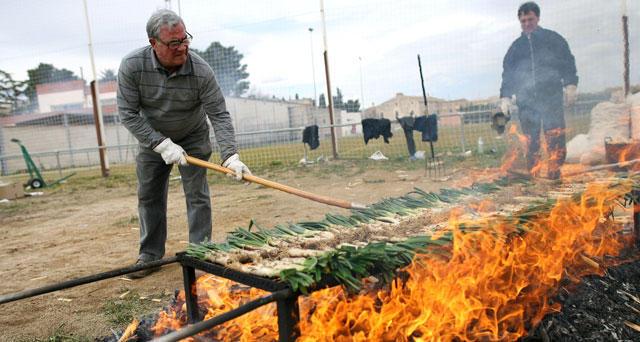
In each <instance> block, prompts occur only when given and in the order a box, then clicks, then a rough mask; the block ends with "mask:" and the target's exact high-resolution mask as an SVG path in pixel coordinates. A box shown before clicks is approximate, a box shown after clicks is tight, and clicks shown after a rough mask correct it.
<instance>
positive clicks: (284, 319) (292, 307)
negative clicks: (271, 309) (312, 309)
mask: <svg viewBox="0 0 640 342" xmlns="http://www.w3.org/2000/svg"><path fill="white" fill-rule="evenodd" d="M277 305H278V336H279V338H278V341H280V342H289V341H295V340H296V338H298V336H300V327H299V326H298V323H299V321H300V308H299V306H298V296H297V295H293V296H291V297H288V298H285V299H280V300H278V301H277Z"/></svg>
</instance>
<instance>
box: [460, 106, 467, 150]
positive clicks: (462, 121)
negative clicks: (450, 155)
mask: <svg viewBox="0 0 640 342" xmlns="http://www.w3.org/2000/svg"><path fill="white" fill-rule="evenodd" d="M465 143H466V141H465V136H464V114H461V115H460V146H461V147H462V153H465V152H467V148H466V147H465Z"/></svg>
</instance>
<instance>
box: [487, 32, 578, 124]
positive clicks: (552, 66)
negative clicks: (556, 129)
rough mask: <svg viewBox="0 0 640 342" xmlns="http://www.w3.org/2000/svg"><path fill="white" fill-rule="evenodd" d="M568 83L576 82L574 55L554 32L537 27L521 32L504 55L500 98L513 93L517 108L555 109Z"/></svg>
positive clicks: (552, 110) (573, 83)
mask: <svg viewBox="0 0 640 342" xmlns="http://www.w3.org/2000/svg"><path fill="white" fill-rule="evenodd" d="M571 84H572V85H577V84H578V76H577V74H576V63H575V58H574V57H573V55H572V54H571V51H570V49H569V44H567V41H566V40H565V39H564V38H563V37H562V36H561V35H560V34H558V33H557V32H554V31H551V30H547V29H544V28H542V27H538V28H537V29H536V30H535V31H533V32H532V33H531V34H530V35H529V36H528V35H527V34H525V33H522V35H521V36H520V37H519V38H518V39H516V40H515V41H514V42H513V43H512V44H511V47H510V48H509V50H508V51H507V54H506V55H505V56H504V61H503V72H502V87H501V88H500V97H511V95H514V94H515V95H516V102H517V104H518V107H520V108H521V109H522V107H529V108H536V109H539V110H540V111H542V112H547V111H548V112H557V111H558V108H562V87H564V86H567V85H571ZM546 109H551V110H546Z"/></svg>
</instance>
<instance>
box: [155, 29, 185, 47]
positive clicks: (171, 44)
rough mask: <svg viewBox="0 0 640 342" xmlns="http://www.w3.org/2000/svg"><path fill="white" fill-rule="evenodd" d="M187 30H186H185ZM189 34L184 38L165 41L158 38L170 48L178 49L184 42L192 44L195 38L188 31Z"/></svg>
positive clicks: (158, 39)
mask: <svg viewBox="0 0 640 342" xmlns="http://www.w3.org/2000/svg"><path fill="white" fill-rule="evenodd" d="M185 32H186V31H185ZM186 33H187V35H186V36H185V37H184V38H182V39H174V40H171V41H168V42H166V43H165V42H163V41H162V40H160V38H156V40H157V41H159V42H160V43H162V44H164V45H166V46H167V47H168V48H169V49H174V50H175V49H177V48H179V47H181V46H182V44H186V45H187V46H189V44H191V40H193V36H192V35H191V33H189V32H186Z"/></svg>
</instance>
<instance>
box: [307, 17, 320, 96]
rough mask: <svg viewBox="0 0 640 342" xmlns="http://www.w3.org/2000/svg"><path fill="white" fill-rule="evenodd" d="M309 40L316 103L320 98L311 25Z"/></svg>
mask: <svg viewBox="0 0 640 342" xmlns="http://www.w3.org/2000/svg"><path fill="white" fill-rule="evenodd" d="M309 42H310V48H311V75H312V76H313V103H314V105H315V103H316V100H317V99H318V91H317V89H316V63H315V62H314V59H313V27H309Z"/></svg>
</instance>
